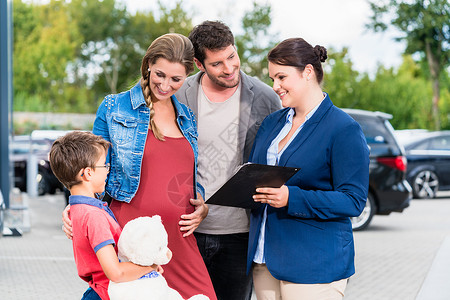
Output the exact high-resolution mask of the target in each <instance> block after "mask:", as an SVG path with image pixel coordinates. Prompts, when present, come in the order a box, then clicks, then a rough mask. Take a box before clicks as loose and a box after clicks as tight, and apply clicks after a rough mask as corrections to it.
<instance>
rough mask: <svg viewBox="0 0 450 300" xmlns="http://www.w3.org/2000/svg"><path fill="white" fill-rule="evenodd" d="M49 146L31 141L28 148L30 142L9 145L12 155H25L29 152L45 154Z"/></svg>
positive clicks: (41, 142) (16, 142) (44, 142)
mask: <svg viewBox="0 0 450 300" xmlns="http://www.w3.org/2000/svg"><path fill="white" fill-rule="evenodd" d="M50 146H51V144H49V142H47V141H36V140H33V142H32V143H31V146H30V141H28V140H23V141H13V142H12V144H11V148H12V152H13V153H14V154H27V153H29V152H30V150H33V152H47V151H49V149H50Z"/></svg>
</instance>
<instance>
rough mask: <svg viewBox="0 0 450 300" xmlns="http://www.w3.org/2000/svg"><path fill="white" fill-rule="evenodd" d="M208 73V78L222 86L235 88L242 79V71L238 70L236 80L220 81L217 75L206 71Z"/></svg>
mask: <svg viewBox="0 0 450 300" xmlns="http://www.w3.org/2000/svg"><path fill="white" fill-rule="evenodd" d="M206 75H207V76H208V78H209V79H210V80H211V81H212V82H214V83H215V84H217V85H218V86H220V87H224V88H228V89H230V88H234V87H235V86H237V85H238V84H239V81H241V73H240V72H239V71H238V72H237V76H236V82H234V81H233V82H223V81H220V80H219V79H218V78H217V77H214V76H209V74H208V72H206Z"/></svg>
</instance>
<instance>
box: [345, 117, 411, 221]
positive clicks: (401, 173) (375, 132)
mask: <svg viewBox="0 0 450 300" xmlns="http://www.w3.org/2000/svg"><path fill="white" fill-rule="evenodd" d="M344 111H345V112H346V113H348V114H349V115H350V116H352V117H353V119H355V120H356V121H357V122H358V123H359V124H360V126H361V128H362V130H363V132H364V135H365V137H366V140H367V144H368V146H369V149H370V165H369V193H368V198H367V203H366V206H365V208H364V211H363V212H362V213H361V215H360V216H359V217H355V218H352V225H353V230H362V229H365V228H366V227H367V226H368V225H369V223H370V221H371V220H372V217H373V215H375V214H377V215H388V214H390V213H391V212H402V211H403V210H404V209H405V208H406V207H408V206H409V202H410V200H411V198H412V193H411V186H410V185H409V184H408V182H407V181H406V164H407V162H406V157H405V154H404V149H403V147H402V146H400V145H399V143H398V142H397V140H396V138H395V137H394V129H393V128H392V125H391V123H390V122H389V120H390V119H391V118H392V115H389V114H386V113H382V112H371V111H365V110H357V109H344Z"/></svg>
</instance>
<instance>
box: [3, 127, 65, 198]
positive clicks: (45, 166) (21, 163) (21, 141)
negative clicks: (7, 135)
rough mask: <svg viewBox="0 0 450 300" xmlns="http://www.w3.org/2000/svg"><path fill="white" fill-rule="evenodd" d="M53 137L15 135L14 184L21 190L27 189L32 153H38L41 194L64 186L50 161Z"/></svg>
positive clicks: (13, 151) (39, 191)
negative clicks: (28, 165) (29, 160)
mask: <svg viewBox="0 0 450 300" xmlns="http://www.w3.org/2000/svg"><path fill="white" fill-rule="evenodd" d="M52 143H53V140H52V139H46V138H40V139H35V138H33V139H31V137H30V136H14V137H13V140H12V143H11V150H12V151H11V161H12V162H13V164H14V186H15V187H18V188H19V189H20V190H21V191H23V192H26V191H27V162H28V159H29V157H30V153H31V152H32V153H33V154H35V155H36V160H37V164H38V166H37V167H38V173H37V176H36V181H37V189H38V194H39V195H44V194H46V193H50V194H54V193H55V192H56V190H58V189H59V190H62V189H63V186H62V184H61V183H60V182H59V181H58V179H57V178H56V176H55V175H54V174H53V172H52V169H51V168H50V163H49V161H48V153H49V151H50V148H51V145H52Z"/></svg>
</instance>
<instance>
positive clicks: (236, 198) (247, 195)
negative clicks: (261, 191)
mask: <svg viewBox="0 0 450 300" xmlns="http://www.w3.org/2000/svg"><path fill="white" fill-rule="evenodd" d="M299 170H300V169H299V168H290V167H281V166H269V165H260V164H253V163H246V164H244V165H242V166H241V167H240V168H239V170H238V171H237V172H236V173H235V174H234V175H233V176H232V177H231V178H230V179H229V180H228V181H227V182H226V183H225V184H224V185H223V186H222V187H221V188H220V189H219V190H217V192H215V193H214V194H213V195H212V196H211V197H210V198H209V199H208V200H207V201H206V203H207V204H216V205H223V206H233V207H241V208H249V209H254V208H257V207H258V206H259V205H261V203H259V202H255V201H253V197H252V196H253V195H254V194H255V193H256V192H255V190H256V188H258V187H273V188H279V187H281V186H282V185H283V184H285V183H286V181H288V180H289V178H291V177H292V176H293V175H294V174H295V173H297V172H298V171H299Z"/></svg>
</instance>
